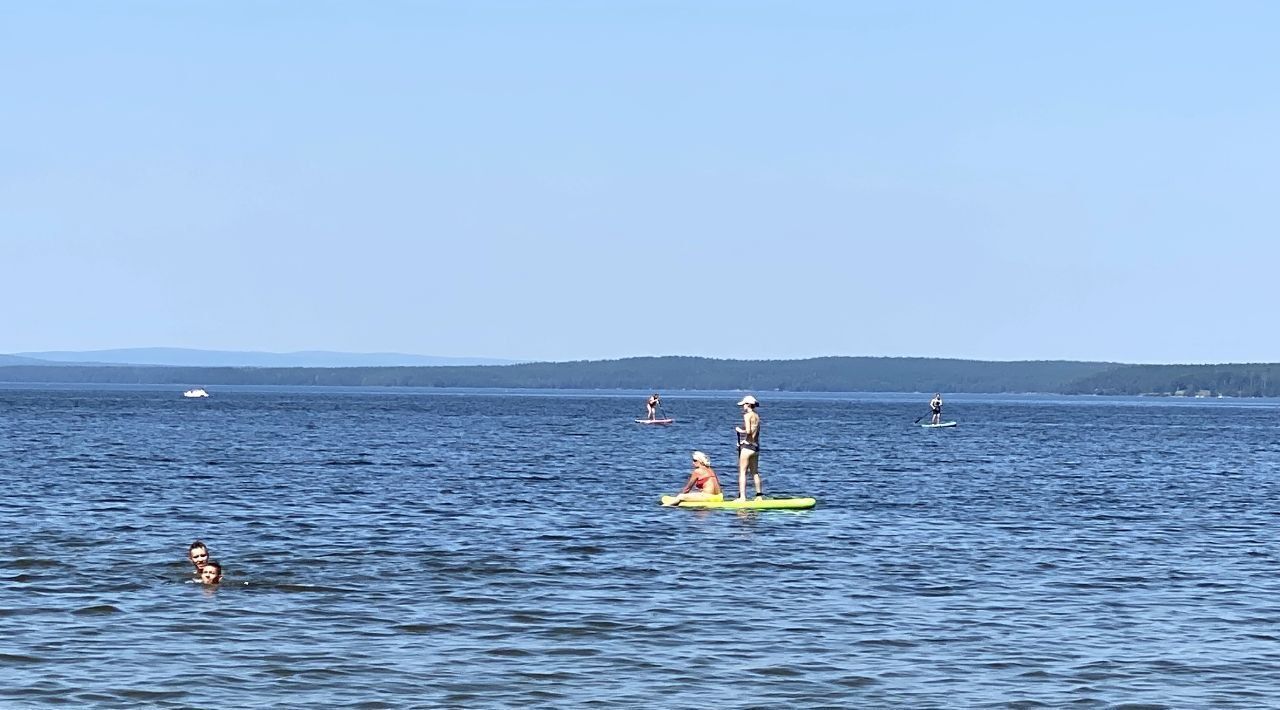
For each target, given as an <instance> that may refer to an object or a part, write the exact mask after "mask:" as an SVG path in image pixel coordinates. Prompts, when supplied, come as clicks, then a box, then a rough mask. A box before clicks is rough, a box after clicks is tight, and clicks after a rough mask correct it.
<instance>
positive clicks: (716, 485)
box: [669, 451, 724, 505]
mask: <svg viewBox="0 0 1280 710" xmlns="http://www.w3.org/2000/svg"><path fill="white" fill-rule="evenodd" d="M682 500H711V501H720V500H724V495H723V492H722V491H721V489H720V479H719V478H718V477H717V476H716V472H715V471H713V470H712V469H711V457H709V456H707V455H706V454H704V453H702V452H701V451H695V452H693V472H692V473H690V474H689V480H688V481H687V482H685V484H684V489H682V490H681V491H680V493H678V494H677V495H676V497H675V500H674V501H672V502H671V503H670V504H669V505H680V501H682Z"/></svg>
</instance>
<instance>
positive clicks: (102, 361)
mask: <svg viewBox="0 0 1280 710" xmlns="http://www.w3.org/2000/svg"><path fill="white" fill-rule="evenodd" d="M15 356H16V357H23V358H29V359H34V360H38V361H42V362H43V363H46V364H47V363H78V364H91V365H164V366H169V367H437V366H442V365H509V364H511V363H512V362H514V361H513V360H495V359H490V358H475V357H472V358H460V357H434V356H429V355H407V354H404V353H343V352H330V351H326V350H307V351H302V352H292V353H269V352H241V351H234V350H194V349H188V348H123V349H116V350H84V351H68V350H58V351H51V352H28V353H16V354H15V355H13V356H0V357H15ZM0 364H13V365H19V364H28V365H29V364H36V363H32V362H30V361H28V362H26V363H21V362H13V363H8V362H6V361H3V360H0Z"/></svg>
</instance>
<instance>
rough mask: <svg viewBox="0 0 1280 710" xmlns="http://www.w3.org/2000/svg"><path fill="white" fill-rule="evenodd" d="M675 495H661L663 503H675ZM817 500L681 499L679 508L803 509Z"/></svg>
mask: <svg viewBox="0 0 1280 710" xmlns="http://www.w3.org/2000/svg"><path fill="white" fill-rule="evenodd" d="M675 500H676V497H675V496H662V504H663V505H671V504H673V503H675ZM817 502H818V501H816V500H814V499H813V498H748V499H746V500H742V501H739V500H682V501H680V507H681V508H728V509H730V510H803V509H804V508H812V507H813V506H814V505H815V504H816V503H817Z"/></svg>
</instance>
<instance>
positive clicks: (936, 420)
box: [917, 392, 942, 424]
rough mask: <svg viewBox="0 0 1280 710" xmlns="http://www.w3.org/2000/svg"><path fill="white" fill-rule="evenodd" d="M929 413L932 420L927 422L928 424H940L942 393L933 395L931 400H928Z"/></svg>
mask: <svg viewBox="0 0 1280 710" xmlns="http://www.w3.org/2000/svg"><path fill="white" fill-rule="evenodd" d="M917 411H919V410H917ZM929 412H930V413H931V414H932V415H933V418H932V419H930V420H929V423H931V424H941V423H942V393H941V392H934V393H933V399H931V400H929Z"/></svg>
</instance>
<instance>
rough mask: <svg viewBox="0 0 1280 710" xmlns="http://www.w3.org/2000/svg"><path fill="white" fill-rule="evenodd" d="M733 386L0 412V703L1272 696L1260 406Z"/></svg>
mask: <svg viewBox="0 0 1280 710" xmlns="http://www.w3.org/2000/svg"><path fill="white" fill-rule="evenodd" d="M762 399H763V400H764V405H763V406H762V408H761V410H760V412H761V416H762V419H763V421H764V427H765V435H766V436H767V437H768V442H769V448H768V449H767V450H766V451H765V452H764V453H763V454H762V457H763V458H762V459H761V472H762V474H763V475H764V478H765V487H766V490H768V491H769V492H770V494H771V495H776V496H785V495H812V496H814V497H816V498H818V500H819V504H818V507H817V508H815V509H813V510H809V511H768V512H751V511H714V510H711V511H705V510H675V509H669V508H662V507H660V506H659V505H658V496H659V495H660V494H662V493H670V492H672V491H673V490H674V489H676V488H678V487H679V486H680V485H681V484H682V483H683V482H684V480H685V478H686V477H687V474H688V471H687V461H688V456H689V453H690V452H691V451H693V450H694V449H700V450H702V451H706V452H707V453H709V454H710V455H711V457H712V460H713V463H714V464H715V466H716V468H717V471H718V472H720V473H721V475H722V476H723V477H725V480H728V479H729V478H734V479H735V480H736V471H735V470H734V467H733V461H734V457H733V445H734V435H733V426H734V425H735V424H736V423H737V422H738V419H739V411H738V409H737V408H736V407H735V406H733V403H734V401H736V398H735V396H733V395H725V396H723V397H716V396H696V397H695V396H690V397H681V396H679V395H677V394H664V404H665V403H667V402H668V401H669V402H670V404H671V405H673V409H675V408H676V407H678V411H679V414H680V416H679V417H678V418H677V422H676V423H675V424H674V425H673V426H671V427H664V428H656V427H644V426H639V425H635V424H634V423H633V422H632V419H634V418H635V416H636V412H635V410H636V409H637V408H642V406H643V398H641V399H639V400H635V399H634V398H623V397H617V396H612V395H610V394H609V393H601V394H592V395H581V394H579V395H563V394H561V395H559V396H527V395H513V394H509V393H508V394H505V395H500V396H495V395H493V394H421V393H416V394H415V393H404V392H398V393H349V392H348V393H342V392H332V391H330V392H315V391H309V390H301V389H300V390H287V391H273V392H253V391H235V392H227V393H214V396H213V397H210V398H209V399H204V400H184V399H183V398H181V397H180V396H176V395H175V393H172V392H157V391H139V390H99V391H75V390H65V389H64V390H54V389H50V390H21V389H0V476H2V477H3V480H4V482H5V485H6V495H5V498H4V502H3V504H0V529H3V530H4V531H5V533H4V535H3V536H0V639H3V640H4V642H3V644H0V677H3V678H4V679H5V682H4V683H0V705H16V706H31V705H42V704H46V703H48V704H53V703H70V704H73V705H119V706H138V705H145V706H157V707H186V706H191V705H196V704H201V703H203V702H205V701H206V700H207V698H206V696H204V695H203V690H202V689H203V688H207V685H206V684H204V683H202V682H193V679H199V678H216V686H217V690H218V703H219V704H223V705H230V706H246V705H281V704H284V705H299V706H301V705H316V706H335V705H353V704H360V703H368V705H367V706H368V707H380V706H381V707H404V706H506V705H515V704H536V705H563V704H573V705H577V704H587V703H592V702H595V703H600V704H606V703H607V704H610V705H616V706H647V707H666V706H673V705H674V706H692V705H695V704H696V705H699V706H703V705H712V704H718V705H729V706H743V707H745V706H773V705H779V704H784V703H789V704H793V705H798V706H815V705H824V706H890V705H892V706H912V707H920V706H974V705H986V704H990V705H1001V706H1003V705H1008V704H1018V703H1025V704H1035V703H1040V704H1043V705H1046V706H1059V705H1065V704H1068V703H1077V704H1083V705H1101V706H1105V705H1111V704H1122V703H1149V704H1156V705H1160V704H1165V705H1169V706H1177V707H1219V706H1227V705H1236V706H1247V707H1257V706H1266V705H1276V704H1280V691H1277V688H1280V672H1278V671H1277V670H1276V669H1277V668H1280V646H1277V640H1278V639H1280V631H1278V628H1280V627H1278V626H1277V619H1278V618H1280V611H1278V607H1277V603H1276V601H1275V600H1276V599H1278V598H1280V594H1277V592H1280V581H1277V580H1278V579H1280V576H1278V575H1277V574H1276V563H1277V553H1278V550H1277V545H1276V543H1275V542H1274V539H1275V536H1274V535H1273V534H1272V532H1273V529H1274V526H1275V523H1276V522H1277V518H1278V517H1280V496H1278V495H1277V493H1278V491H1277V485H1278V484H1277V482H1276V481H1277V480H1280V477H1277V475H1276V473H1277V460H1280V444H1277V443H1276V440H1277V437H1276V433H1277V424H1276V422H1275V421H1274V417H1273V416H1272V412H1273V409H1272V408H1268V407H1266V406H1259V403H1256V402H1250V403H1243V404H1247V405H1248V406H1231V405H1230V404H1223V403H1203V404H1199V405H1194V406H1192V405H1188V404H1187V403H1182V402H1176V403H1175V402H1169V403H1159V402H1157V403H1153V402H1151V401H1142V400H1135V401H1132V402H1123V401H1121V402H1117V401H1113V400H1090V399H1084V398H1082V399H1074V400H1052V399H1043V398H1041V399H1034V398H1026V399H1019V398H977V397H975V398H970V399H968V400H966V399H965V398H964V397H963V396H961V395H955V396H952V397H949V398H948V410H947V414H948V417H949V418H950V417H954V418H956V419H959V420H960V422H961V425H960V427H958V428H956V429H952V430H922V429H920V428H919V427H914V426H911V421H912V419H914V418H915V417H916V416H918V415H919V410H920V408H921V403H920V402H918V401H915V400H914V399H907V398H902V397H864V398H851V397H843V398H841V397H838V396H827V397H799V398H785V397H774V398H772V399H770V398H763V397H762ZM197 538H200V539H203V540H205V541H206V542H207V543H208V544H209V546H210V548H211V553H212V556H213V558H214V559H217V560H218V561H220V562H222V563H223V564H224V565H225V572H226V575H227V577H226V579H225V581H224V582H223V584H222V585H221V586H220V587H218V588H210V587H205V586H203V585H199V584H192V583H189V582H190V566H189V565H188V564H187V563H186V561H185V553H186V546H187V544H188V543H190V542H191V541H192V540H194V539H197ZM693 698H696V699H697V700H696V701H694V700H693Z"/></svg>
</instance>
